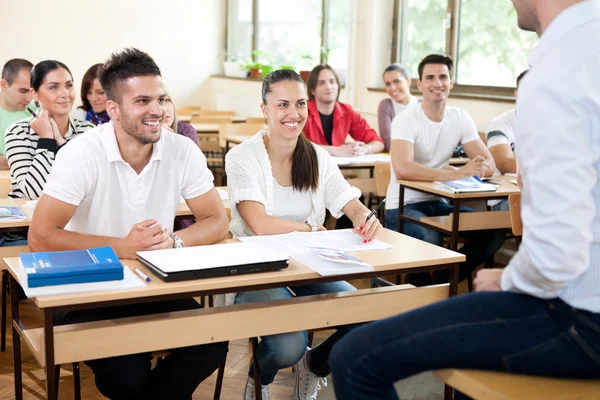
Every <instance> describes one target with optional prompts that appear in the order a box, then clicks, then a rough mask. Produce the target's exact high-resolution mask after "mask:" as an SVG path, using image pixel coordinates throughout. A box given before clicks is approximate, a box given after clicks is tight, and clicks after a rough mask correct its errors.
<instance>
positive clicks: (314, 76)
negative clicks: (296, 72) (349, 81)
mask: <svg viewBox="0 0 600 400" xmlns="http://www.w3.org/2000/svg"><path fill="white" fill-rule="evenodd" d="M324 69H327V70H329V71H331V73H332V74H333V77H334V78H335V81H336V82H337V86H338V92H337V97H336V98H335V100H336V101H337V100H338V99H339V98H340V90H342V87H341V86H340V78H339V77H338V75H337V73H336V72H335V70H334V69H333V68H332V67H331V66H330V65H329V64H320V65H317V66H316V67H314V68H313V69H312V71H310V74H308V79H307V80H306V86H307V88H308V99H309V100H314V99H315V96H314V95H313V93H312V92H313V90H315V88H316V87H317V83H318V82H319V75H320V74H321V71H323V70H324Z"/></svg>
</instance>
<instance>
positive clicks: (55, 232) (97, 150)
mask: <svg viewBox="0 0 600 400" xmlns="http://www.w3.org/2000/svg"><path fill="white" fill-rule="evenodd" d="M100 83H101V84H102V88H103V89H104V91H105V92H106V94H107V96H108V102H107V107H106V109H107V112H108V113H109V115H110V117H111V122H109V123H107V124H104V125H100V126H98V127H96V128H95V129H92V130H90V131H89V132H87V134H86V135H84V136H82V137H81V138H80V139H81V142H80V143H75V142H74V143H75V145H74V146H73V147H70V146H68V147H67V148H65V149H64V150H63V152H61V155H60V157H58V158H57V159H56V161H55V163H54V166H53V169H52V173H51V175H50V177H49V179H48V182H47V184H46V187H45V188H44V194H43V195H42V197H41V198H40V199H39V201H38V204H37V206H36V210H35V217H34V218H33V219H32V221H31V226H30V230H29V246H30V248H31V250H32V251H53V250H75V249H87V248H91V247H99V246H106V245H110V246H112V247H113V249H114V250H115V252H116V253H117V255H118V256H119V258H131V259H135V257H136V252H137V251H140V250H153V249H164V248H171V247H183V246H184V245H185V246H199V245H207V244H213V243H216V242H219V241H220V240H222V239H223V238H224V237H225V236H226V235H227V232H228V221H227V215H226V212H225V209H224V207H223V203H222V201H221V199H220V197H219V194H218V193H217V191H216V189H215V188H214V186H213V176H212V174H211V172H210V171H209V170H208V168H207V166H206V159H205V157H204V156H203V155H202V152H201V151H200V149H199V148H198V147H197V146H194V144H193V143H192V142H191V141H190V140H187V139H186V138H185V137H183V136H180V135H174V134H172V133H170V132H167V131H165V130H164V129H162V128H161V126H162V120H163V115H164V108H163V104H164V103H165V101H166V99H167V94H166V92H165V89H164V86H163V82H162V78H161V75H160V69H159V68H158V66H157V65H156V64H155V63H154V61H153V60H152V58H151V57H150V56H148V55H147V54H146V53H144V52H141V51H139V50H137V49H125V50H123V51H122V52H120V53H116V54H113V55H112V56H111V58H110V59H108V60H107V61H106V63H105V64H104V66H103V68H102V70H101V72H100ZM181 197H183V198H184V199H185V200H186V202H187V204H188V206H189V208H190V210H191V211H192V213H193V214H194V217H195V218H196V221H197V222H196V223H195V224H193V225H191V226H189V227H188V228H186V229H183V230H181V231H178V232H175V233H172V230H173V221H174V219H175V213H176V210H177V207H178V205H179V201H180V198H181ZM198 307H199V305H198V303H197V302H196V301H195V300H194V299H192V298H190V299H182V300H173V301H161V302H155V303H147V304H137V305H130V306H123V307H111V308H104V309H98V310H84V311H80V312H77V311H75V312H69V313H66V314H65V315H62V316H60V318H58V321H57V322H58V323H76V322H84V321H93V320H101V319H112V318H122V317H129V316H135V315H144V314H152V313H162V312H170V311H179V310H185V309H194V308H198ZM226 353H227V343H217V344H210V345H202V346H192V347H186V348H180V349H174V350H172V352H171V354H170V355H169V356H167V357H166V358H165V359H163V360H162V361H160V362H159V364H158V366H157V367H156V368H154V369H152V370H151V369H150V355H149V354H148V353H145V354H134V355H129V356H123V357H113V358H106V359H101V360H93V361H89V362H88V363H87V364H88V365H89V366H90V367H91V368H92V370H93V371H94V374H95V378H96V385H97V387H98V389H99V390H100V392H102V394H103V395H105V396H106V397H109V398H111V399H138V398H140V399H141V398H143V399H166V398H170V399H190V398H191V396H192V393H193V392H194V390H195V389H196V387H197V386H198V384H200V382H202V381H203V380H204V379H205V378H206V377H208V376H210V375H211V374H212V373H213V371H214V370H215V369H216V368H217V367H218V366H219V365H220V364H221V363H222V362H223V359H224V357H225V355H226Z"/></svg>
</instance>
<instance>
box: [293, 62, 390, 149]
mask: <svg viewBox="0 0 600 400" xmlns="http://www.w3.org/2000/svg"><path fill="white" fill-rule="evenodd" d="M307 86H308V100H309V101H308V119H307V120H306V125H305V126H304V134H305V135H306V137H308V139H309V140H310V141H312V142H313V143H316V144H319V145H321V146H323V148H324V149H325V150H327V151H328V152H329V154H331V155H332V156H338V157H349V156H360V155H363V154H370V153H379V152H381V151H383V148H384V146H383V140H382V139H381V137H379V135H378V134H377V132H375V131H374V130H373V129H372V128H371V127H370V126H369V124H368V123H367V121H365V119H364V118H363V117H361V116H360V114H359V113H358V112H357V111H355V110H354V109H353V108H352V107H351V106H349V105H347V104H344V103H340V102H339V101H338V98H339V96H340V81H339V79H338V76H337V74H336V73H335V71H334V70H333V68H331V67H330V66H329V65H327V64H324V65H317V66H316V67H315V68H314V69H313V70H312V71H311V72H310V75H309V76H308V82H307ZM348 134H350V136H352V138H353V139H354V140H355V142H354V143H348V144H346V138H347V137H348Z"/></svg>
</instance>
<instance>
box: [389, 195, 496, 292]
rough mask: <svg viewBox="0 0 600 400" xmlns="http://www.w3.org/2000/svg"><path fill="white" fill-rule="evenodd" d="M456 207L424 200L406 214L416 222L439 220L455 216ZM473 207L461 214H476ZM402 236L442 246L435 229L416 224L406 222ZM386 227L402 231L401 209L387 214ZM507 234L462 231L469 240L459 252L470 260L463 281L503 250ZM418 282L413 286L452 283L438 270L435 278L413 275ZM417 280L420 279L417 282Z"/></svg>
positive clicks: (406, 208)
mask: <svg viewBox="0 0 600 400" xmlns="http://www.w3.org/2000/svg"><path fill="white" fill-rule="evenodd" d="M453 210H454V206H451V205H450V204H448V203H446V202H445V201H441V200H431V201H422V202H419V203H413V204H406V205H405V206H404V215H407V216H409V217H412V218H415V219H421V218H422V217H439V216H444V215H449V214H452V212H453ZM472 211H473V210H472V209H470V208H469V207H465V206H461V207H460V212H461V213H464V212H472ZM403 225H404V226H403V231H402V233H404V234H406V235H409V236H412V237H415V238H417V239H420V240H424V241H426V242H428V243H432V244H435V245H438V246H441V245H442V239H443V235H442V234H441V233H440V232H438V231H435V230H433V229H428V228H426V227H424V226H421V225H417V224H413V223H412V222H406V221H405V222H404V224H403ZM385 226H386V227H387V228H389V229H392V230H396V231H397V230H398V209H397V208H395V209H391V210H386V211H385ZM505 236H506V233H505V231H504V230H503V229H493V230H484V231H469V232H462V233H461V237H463V238H465V239H467V240H468V243H466V244H465V245H464V246H463V247H461V248H460V249H459V250H458V252H459V253H462V254H464V255H465V256H466V261H464V262H462V263H461V264H460V270H459V280H461V281H462V280H463V279H464V278H466V277H467V276H468V275H470V274H471V273H472V272H473V270H474V269H475V268H477V266H479V264H481V263H484V262H486V261H488V260H491V259H492V258H493V257H494V254H495V253H496V251H498V250H499V249H500V247H502V244H503V243H504V239H505ZM411 278H413V279H414V280H412V281H411V283H413V284H415V285H418V286H421V285H429V284H435V283H442V282H448V279H449V272H448V271H436V272H435V273H434V274H433V278H432V277H431V276H430V275H429V273H426V272H425V273H419V274H411ZM415 278H416V279H415Z"/></svg>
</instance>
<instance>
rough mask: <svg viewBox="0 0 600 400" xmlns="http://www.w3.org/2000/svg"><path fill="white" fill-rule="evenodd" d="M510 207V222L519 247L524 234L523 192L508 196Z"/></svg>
mask: <svg viewBox="0 0 600 400" xmlns="http://www.w3.org/2000/svg"><path fill="white" fill-rule="evenodd" d="M508 207H509V210H510V224H511V226H512V233H513V235H515V240H516V242H517V248H518V246H519V245H520V244H521V237H522V236H523V221H522V220H521V194H520V193H518V194H511V195H510V196H508Z"/></svg>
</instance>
